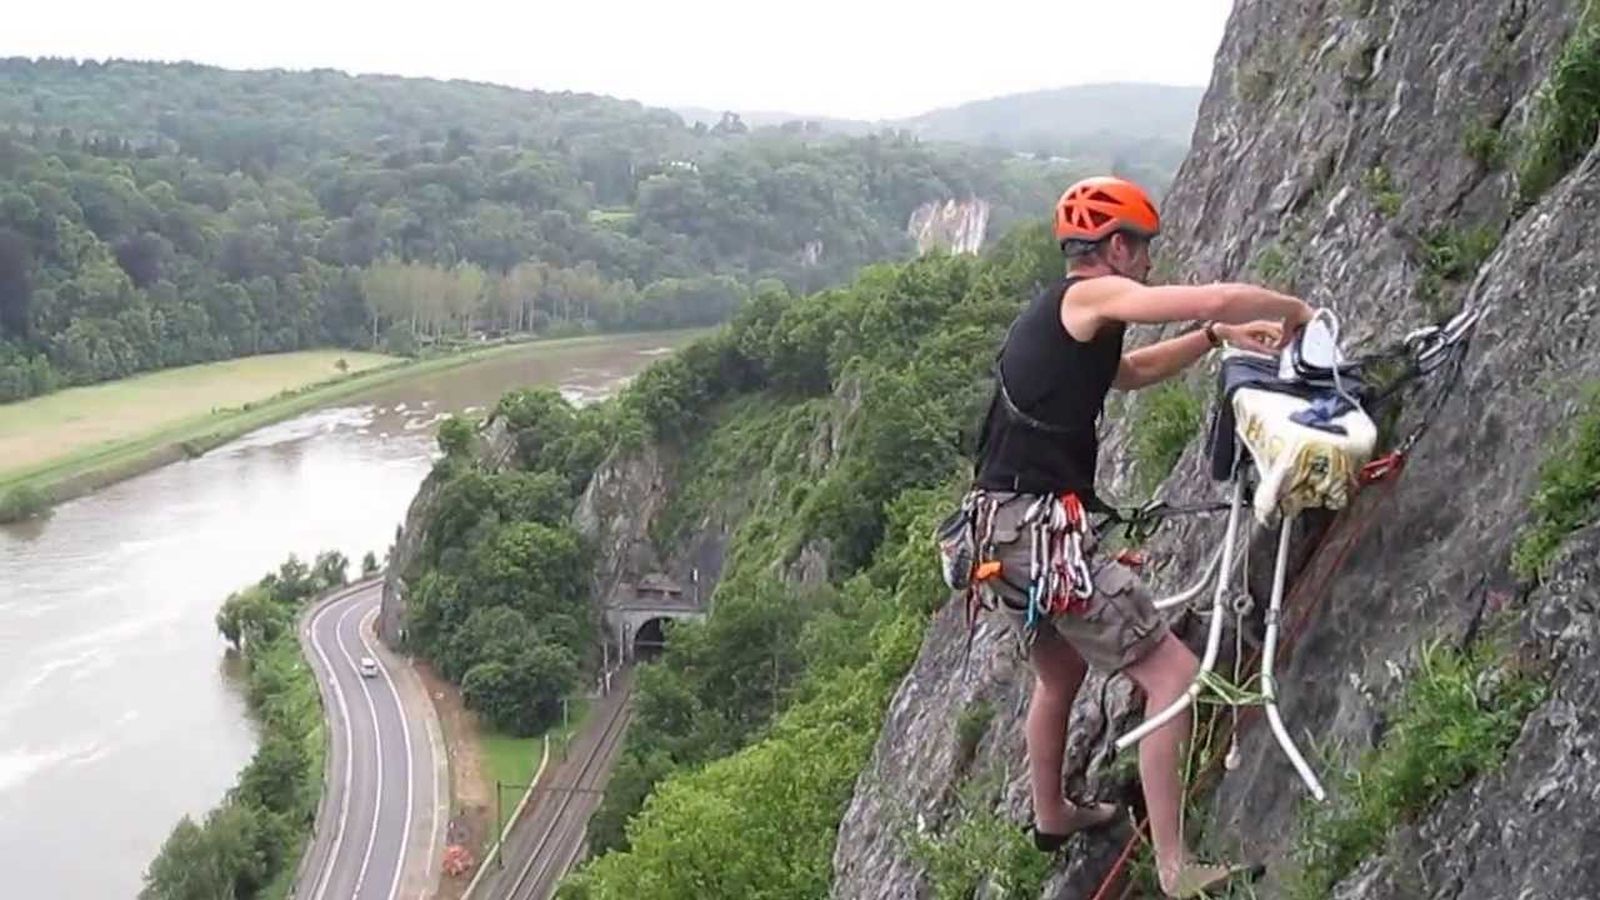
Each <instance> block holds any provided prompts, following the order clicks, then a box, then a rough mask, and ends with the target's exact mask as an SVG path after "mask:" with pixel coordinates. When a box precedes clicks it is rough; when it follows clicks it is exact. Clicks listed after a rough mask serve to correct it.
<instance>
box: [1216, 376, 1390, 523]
mask: <svg viewBox="0 0 1600 900" xmlns="http://www.w3.org/2000/svg"><path fill="white" fill-rule="evenodd" d="M1310 406H1311V403H1310V401H1307V400H1303V399H1301V398H1299V397H1293V396H1290V395H1288V394H1283V393H1278V392H1276V391H1264V390H1258V389H1255V388H1240V389H1238V390H1236V391H1234V394H1233V412H1234V430H1235V431H1236V432H1237V433H1238V436H1239V440H1240V441H1241V442H1243V444H1244V446H1245V448H1246V449H1248V450H1249V451H1250V456H1251V458H1252V459H1253V460H1254V461H1255V466H1256V472H1257V474H1258V475H1259V476H1260V482H1261V483H1260V485H1259V486H1258V487H1257V488H1256V495H1255V501H1254V507H1255V515H1256V520H1257V521H1259V522H1260V523H1261V524H1263V525H1269V524H1271V523H1272V522H1273V520H1274V518H1275V514H1276V513H1281V514H1284V515H1293V514H1295V513H1298V512H1299V511H1300V510H1302V509H1308V508H1313V507H1323V508H1327V509H1341V508H1343V507H1344V506H1345V505H1346V504H1348V503H1349V502H1350V496H1351V489H1352V488H1353V487H1354V485H1355V480H1356V475H1357V473H1359V472H1360V471H1361V467H1362V466H1364V465H1366V464H1367V463H1368V462H1369V461H1371V459H1372V452H1373V448H1374V447H1375V446H1376V444H1377V441H1378V429H1377V426H1375V425H1374V424H1373V423H1372V419H1371V418H1370V417H1369V416H1368V415H1367V414H1366V413H1365V412H1364V411H1362V410H1360V409H1353V410H1350V411H1349V412H1347V413H1345V414H1344V415H1341V416H1338V417H1336V418H1335V419H1334V420H1333V423H1334V424H1336V425H1341V426H1343V427H1344V429H1345V433H1344V434H1343V435H1338V434H1333V433H1332V432H1328V431H1322V430H1320V429H1317V428H1308V427H1306V426H1304V425H1301V424H1298V423H1296V422H1292V421H1290V419H1289V417H1290V416H1292V415H1294V414H1295V413H1297V412H1300V411H1301V410H1303V409H1307V408H1309V407H1310Z"/></svg>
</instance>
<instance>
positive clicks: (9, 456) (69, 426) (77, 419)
mask: <svg viewBox="0 0 1600 900" xmlns="http://www.w3.org/2000/svg"><path fill="white" fill-rule="evenodd" d="M341 359H342V360H344V361H345V364H346V365H347V366H348V371H349V372H351V373H354V372H361V371H365V370H367V369H373V368H377V367H379V366H382V365H384V364H386V363H394V362H399V359H398V358H396V357H392V356H383V355H381V354H377V353H356V352H342V351H336V350H309V351H304V352H300V353H274V354H270V355H266V356H250V357H245V358H243V359H233V360H228V361H226V362H217V363H207V364H204V365H198V366H184V367H182V368H179V369H167V370H165V371H161V372H152V373H150V374H147V375H138V376H135V377H133V378H125V379H122V380H120V381H113V382H108V383H106V384H97V385H91V386H89V387H80V388H71V389H69V390H65V391H58V392H57V393H54V394H47V395H45V396H43V397H35V398H33V399H31V400H24V401H22V402H20V403H9V404H6V405H4V406H0V479H4V478H6V477H7V476H8V475H10V474H12V473H15V472H18V471H21V470H24V469H33V468H36V467H38V466H40V465H41V464H44V463H48V462H50V461H53V460H56V459H59V458H61V457H64V456H68V455H70V454H73V453H76V452H78V451H81V450H83V449H85V448H89V447H103V446H105V445H106V444H108V443H112V442H116V441H124V440H127V439H128V438H131V437H136V436H138V435H141V434H145V433H148V432H151V431H157V430H160V429H162V428H164V427H166V426H169V425H172V424H173V423H176V422H182V421H185V420H187V419H192V418H194V417H196V416H200V415H206V414H209V413H211V412H214V411H216V410H218V409H228V408H232V407H239V406H243V405H244V404H246V403H254V402H260V401H262V400H267V399H270V398H272V397H275V396H277V395H278V394H279V393H282V392H283V391H288V390H297V389H299V388H303V387H306V386H307V385H311V384H316V383H317V382H320V381H327V380H328V379H331V378H337V377H339V376H340V375H342V374H344V372H341V371H340V370H339V369H338V368H337V367H336V364H337V363H338V361H339V360H341Z"/></svg>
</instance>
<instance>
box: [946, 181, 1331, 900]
mask: <svg viewBox="0 0 1600 900" xmlns="http://www.w3.org/2000/svg"><path fill="white" fill-rule="evenodd" d="M1160 231H1161V219H1160V216H1159V214H1158V213H1157V211H1156V208H1155V205H1154V204H1153V203H1151V202H1150V198H1149V197H1148V196H1147V195H1146V194H1145V192H1144V191H1143V190H1141V189H1140V188H1139V187H1138V186H1137V185H1135V184H1133V183H1131V182H1128V181H1125V180H1123V179H1120V178H1111V177H1097V178H1089V179H1085V180H1083V181H1080V182H1078V183H1077V184H1074V185H1073V186H1072V187H1070V188H1068V189H1067V191H1066V193H1064V194H1062V196H1061V199H1060V201H1059V202H1058V203H1057V205H1056V211H1055V236H1056V240H1057V241H1059V242H1060V244H1061V249H1062V252H1063V253H1065V254H1066V257H1067V274H1066V277H1065V278H1064V279H1062V280H1060V281H1057V282H1056V283H1054V284H1052V285H1050V286H1049V287H1048V288H1046V289H1045V291H1044V292H1043V293H1041V294H1040V295H1039V296H1038V297H1037V298H1035V299H1034V300H1033V302H1031V303H1030V304H1028V306H1027V307H1026V308H1025V309H1024V310H1023V311H1022V313H1021V314H1020V315H1019V316H1018V317H1017V318H1016V320H1015V321H1014V322H1013V323H1012V326H1011V330H1010V332H1009V333H1008V335H1007V337H1006V341H1005V345H1004V347H1003V349H1002V350H1001V353H1000V358H999V361H998V365H997V366H996V383H995V389H994V397H993V399H992V400H991V401H990V404H989V411H988V414H987V416H986V418H985V421H984V424H983V430H982V435H981V437H980V439H979V446H978V463H977V466H976V471H975V473H974V483H973V488H972V492H971V493H970V494H969V495H968V498H967V503H968V506H969V508H970V509H971V510H973V522H974V533H975V539H976V550H977V554H978V559H977V565H976V566H975V567H974V571H975V573H976V578H977V579H978V581H977V582H976V583H975V585H974V589H975V590H977V591H978V592H980V594H981V595H982V597H983V598H984V599H985V600H987V601H989V604H988V605H993V606H995V607H996V608H1000V609H1004V610H1006V611H1007V612H1008V613H1009V615H1008V618H1010V619H1011V620H1012V621H1013V622H1014V623H1015V625H1016V627H1017V628H1018V630H1019V632H1020V633H1021V634H1022V636H1023V638H1024V640H1025V642H1026V644H1027V647H1028V659H1029V663H1030V665H1031V667H1032V669H1033V672H1034V686H1033V697H1032V700H1031V702H1030V704H1029V707H1028V720H1027V727H1026V736H1027V747H1028V762H1029V770H1030V775H1031V778H1032V785H1033V809H1034V824H1033V836H1034V842H1035V844H1036V845H1037V846H1038V847H1039V849H1041V850H1044V851H1047V852H1050V851H1054V850H1056V849H1058V848H1059V847H1060V846H1061V845H1062V844H1063V843H1064V842H1065V841H1066V840H1067V838H1068V837H1070V836H1071V835H1072V834H1073V833H1075V832H1077V831H1080V830H1082V829H1084V828H1088V827H1093V826H1097V825H1102V824H1105V823H1107V822H1109V821H1110V820H1111V819H1112V818H1113V817H1114V816H1115V814H1116V810H1115V808H1114V807H1113V806H1111V805H1110V804H1096V805H1092V806H1079V805H1075V804H1073V803H1071V802H1069V801H1068V800H1066V799H1065V798H1064V797H1063V796H1062V783H1061V782H1062V779H1061V765H1062V756H1063V752H1064V749H1065V746H1066V731H1067V721H1068V716H1069V714H1070V713H1071V710H1072V703H1073V698H1074V697H1075V696H1076V695H1077V692H1078V688H1079V686H1080V684H1081V683H1082V681H1083V677H1084V674H1085V671H1086V668H1087V666H1090V665H1092V666H1096V667H1098V668H1101V669H1105V670H1107V671H1110V672H1124V673H1126V674H1127V675H1128V677H1129V678H1132V679H1133V680H1134V682H1135V683H1137V684H1138V685H1139V687H1140V688H1141V689H1142V690H1143V692H1144V695H1145V703H1146V709H1147V711H1148V712H1151V713H1153V712H1155V711H1158V710H1160V709H1163V708H1164V707H1166V706H1167V705H1169V704H1170V703H1171V702H1172V701H1173V700H1175V699H1176V698H1177V697H1178V696H1179V695H1180V694H1182V693H1183V692H1184V691H1185V690H1186V689H1187V688H1188V686H1189V683H1190V681H1191V680H1192V679H1193V677H1194V675H1195V672H1196V671H1197V669H1198V668H1199V663H1198V661H1197V660H1196V659H1195V657H1194V654H1193V653H1191V652H1190V651H1189V649H1188V648H1187V647H1186V646H1184V644H1183V643H1182V642H1180V641H1179V640H1178V639H1177V638H1176V637H1174V636H1173V635H1172V634H1171V633H1170V632H1169V631H1168V629H1167V625H1166V622H1165V621H1164V620H1163V619H1162V618H1161V616H1160V615H1159V614H1158V613H1157V612H1156V609H1155V607H1154V605H1153V602H1152V598H1151V596H1150V594H1149V593H1148V592H1147V591H1146V589H1145V587H1144V586H1143V585H1142V584H1141V583H1140V582H1139V579H1138V577H1137V576H1136V574H1135V573H1134V572H1133V570H1131V569H1129V568H1127V567H1126V566H1124V565H1123V564H1121V563H1120V562H1116V561H1112V560H1104V559H1095V557H1094V549H1095V548H1094V546H1093V543H1094V537H1093V532H1092V530H1091V529H1089V528H1087V527H1085V520H1084V515H1085V511H1088V512H1094V511H1096V510H1102V509H1105V506H1104V504H1103V503H1102V502H1101V501H1100V500H1099V498H1098V497H1097V496H1096V494H1095V491H1094V480H1095V466H1096V460H1097V456H1098V451H1099V442H1098V435H1097V426H1098V424H1099V420H1100V416H1101V412H1102V410H1103V409H1104V405H1105V398H1106V395H1107V393H1108V392H1109V391H1111V390H1113V389H1116V390H1125V391H1131V390H1137V389H1139V388H1143V387H1148V386H1150V385H1153V384H1158V383H1160V382H1162V381H1165V380H1166V379H1168V378H1171V377H1172V376H1174V375H1177V374H1178V373H1179V372H1181V371H1183V370H1184V369H1185V368H1187V367H1188V366H1190V365H1192V364H1194V363H1195V362H1197V361H1198V360H1200V359H1201V358H1202V357H1204V356H1205V355H1206V353H1207V352H1208V351H1210V350H1211V349H1213V348H1215V347H1220V346H1222V345H1223V344H1228V345H1231V346H1234V347H1239V348H1241V349H1245V350H1252V351H1256V352H1264V353H1276V352H1277V349H1278V348H1279V346H1281V345H1282V343H1283V342H1284V339H1285V338H1286V336H1289V335H1292V334H1293V333H1294V332H1295V331H1296V330H1298V329H1299V328H1300V327H1301V326H1302V325H1304V324H1305V323H1306V322H1307V321H1309V320H1310V318H1311V312H1312V311H1311V308H1310V307H1308V306H1307V305H1306V304H1305V303H1304V302H1302V301H1300V300H1299V299H1297V298H1295V297H1290V296H1287V295H1284V294H1280V293H1277V292H1275V291H1271V290H1267V289H1265V288H1261V287H1256V286H1253V285H1248V284H1237V283H1221V284H1210V285H1198V286H1161V287H1153V286H1149V285H1147V284H1145V280H1146V278H1147V277H1148V276H1149V272H1150V242H1151V240H1152V239H1154V238H1155V237H1156V235H1157V234H1159V233H1160ZM1197 320H1198V321H1203V322H1204V323H1205V324H1204V326H1203V327H1198V328H1194V329H1192V330H1190V331H1188V332H1187V333H1185V334H1182V335H1180V336H1178V337H1174V338H1171V339H1168V340H1165V341H1161V342H1159V343H1156V344H1152V345H1150V346H1147V347H1142V348H1140V349H1138V350H1134V351H1132V352H1127V353H1125V352H1123V336H1124V333H1125V331H1126V329H1127V326H1128V324H1129V323H1147V324H1162V323H1168V322H1192V321H1197ZM1189 716H1190V713H1189V712H1187V711H1186V712H1184V713H1183V714H1182V715H1180V716H1179V717H1177V718H1176V719H1174V720H1173V721H1171V722H1170V723H1168V724H1167V725H1166V726H1164V727H1162V728H1161V729H1159V730H1157V731H1156V732H1155V733H1154V734H1152V735H1150V736H1149V737H1147V738H1145V739H1144V741H1143V742H1142V743H1141V744H1140V746H1139V772H1140V776H1141V779H1142V782H1143V788H1144V796H1145V803H1146V806H1147V809H1148V811H1149V817H1150V828H1151V834H1152V838H1153V840H1154V843H1155V852H1156V864H1157V868H1158V871H1159V873H1160V879H1161V887H1162V890H1163V891H1164V892H1165V893H1166V895H1167V896H1170V897H1193V896H1198V895H1200V894H1201V893H1202V892H1204V891H1205V890H1207V889H1210V888H1215V887H1216V886H1218V885H1219V884H1221V883H1222V882H1223V881H1225V880H1226V879H1228V878H1229V877H1231V876H1232V875H1233V874H1234V872H1235V870H1234V869H1233V868H1230V867H1227V866H1220V865H1202V864H1200V863H1197V862H1195V861H1194V860H1193V859H1191V857H1190V855H1189V853H1188V851H1187V850H1186V849H1185V848H1184V846H1183V841H1182V835H1181V834H1180V826H1179V807H1180V804H1181V803H1182V796H1181V792H1182V784H1181V779H1180V776H1179V764H1180V758H1179V756H1180V752H1181V750H1180V745H1181V742H1182V741H1183V739H1184V738H1185V737H1187V736H1188V734H1189V731H1190V719H1189Z"/></svg>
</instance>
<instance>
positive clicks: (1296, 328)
mask: <svg viewBox="0 0 1600 900" xmlns="http://www.w3.org/2000/svg"><path fill="white" fill-rule="evenodd" d="M1298 302H1299V304H1300V307H1299V308H1298V309H1296V310H1295V311H1294V313H1293V314H1291V315H1289V316H1286V317H1285V318H1284V320H1283V328H1282V329H1280V331H1279V333H1278V343H1277V347H1276V348H1274V349H1278V348H1282V347H1287V346H1289V342H1290V341H1292V340H1294V336H1295V335H1297V334H1299V333H1300V329H1302V328H1304V327H1306V323H1308V322H1310V321H1311V317H1312V316H1313V315H1315V314H1316V310H1314V309H1312V308H1311V306H1310V304H1308V303H1306V302H1305V301H1304V300H1299V301H1298ZM1251 324H1258V323H1251Z"/></svg>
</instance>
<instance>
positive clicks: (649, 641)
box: [633, 617, 667, 662]
mask: <svg viewBox="0 0 1600 900" xmlns="http://www.w3.org/2000/svg"><path fill="white" fill-rule="evenodd" d="M666 622H667V619H666V618H665V617H661V618H656V619H651V620H649V621H648V622H645V623H644V624H643V625H640V626H639V630H638V631H636V632H634V635H633V658H634V659H635V660H637V661H639V662H651V661H653V660H655V659H656V658H658V657H660V656H661V654H662V652H664V651H665V650H666V647H667V634H666Z"/></svg>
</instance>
